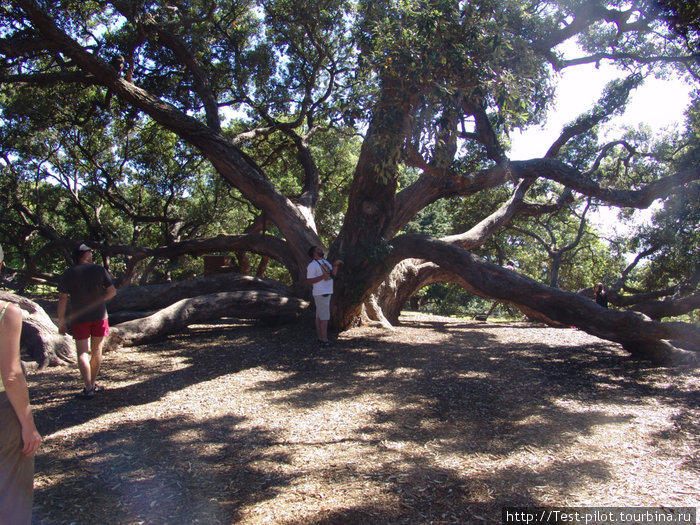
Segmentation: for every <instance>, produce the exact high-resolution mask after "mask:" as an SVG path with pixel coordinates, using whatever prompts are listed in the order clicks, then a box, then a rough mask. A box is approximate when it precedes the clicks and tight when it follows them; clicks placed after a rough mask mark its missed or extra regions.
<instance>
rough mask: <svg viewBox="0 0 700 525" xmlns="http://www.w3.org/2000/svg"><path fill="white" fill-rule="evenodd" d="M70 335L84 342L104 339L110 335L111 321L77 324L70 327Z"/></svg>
mask: <svg viewBox="0 0 700 525" xmlns="http://www.w3.org/2000/svg"><path fill="white" fill-rule="evenodd" d="M70 333H71V334H73V339H75V340H76V341H82V340H83V339H90V337H104V336H106V335H107V334H108V333H109V321H108V320H107V319H102V321H95V322H92V323H76V324H72V325H71V327H70Z"/></svg>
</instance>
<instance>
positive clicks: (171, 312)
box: [106, 290, 309, 349]
mask: <svg viewBox="0 0 700 525" xmlns="http://www.w3.org/2000/svg"><path fill="white" fill-rule="evenodd" d="M308 306H309V303H308V302H306V301H304V300H303V299H299V298H297V297H289V296H286V295H282V294H279V293H275V292H272V291H255V290H247V291H240V292H221V293H214V294H207V295H200V296H197V297H192V298H189V299H182V300H180V301H178V302H176V303H175V304H172V305H170V306H168V307H167V308H164V309H162V310H160V311H158V312H156V313H155V314H153V315H151V316H149V317H144V318H141V319H136V320H133V321H127V322H124V323H121V324H119V325H117V326H115V327H114V328H113V329H112V331H111V333H110V335H109V338H108V340H107V343H106V348H107V349H114V348H117V347H119V346H134V345H139V344H143V343H147V342H149V341H153V340H157V339H160V338H162V337H164V336H166V335H168V334H172V333H176V332H180V331H182V330H184V329H185V328H186V327H187V326H188V325H191V324H194V323H210V322H212V321H216V320H218V319H221V318H222V317H237V318H240V319H265V320H268V321H276V320H279V319H294V318H296V317H298V316H300V315H301V313H302V311H303V310H304V309H305V308H307V307H308Z"/></svg>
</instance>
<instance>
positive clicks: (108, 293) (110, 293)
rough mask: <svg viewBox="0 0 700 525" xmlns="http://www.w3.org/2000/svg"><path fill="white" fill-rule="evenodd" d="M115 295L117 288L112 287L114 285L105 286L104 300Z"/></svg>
mask: <svg viewBox="0 0 700 525" xmlns="http://www.w3.org/2000/svg"><path fill="white" fill-rule="evenodd" d="M115 295H117V289H116V288H115V287H114V285H111V286H108V287H107V288H105V301H109V300H110V299H111V298H112V297H114V296H115Z"/></svg>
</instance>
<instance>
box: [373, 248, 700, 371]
mask: <svg viewBox="0 0 700 525" xmlns="http://www.w3.org/2000/svg"><path fill="white" fill-rule="evenodd" d="M391 244H392V247H393V251H392V253H391V256H390V257H389V258H388V259H387V261H386V263H387V264H388V265H389V266H393V265H395V264H397V263H398V262H399V261H401V260H403V259H406V258H409V257H414V256H416V255H419V256H420V257H421V258H422V259H425V260H432V261H434V262H438V261H439V263H440V266H441V268H444V269H445V270H448V271H450V272H452V273H455V274H456V275H459V276H460V277H461V278H462V279H464V281H465V284H464V286H465V288H466V289H468V290H470V291H472V292H473V293H476V294H477V295H480V296H482V297H490V298H493V299H497V300H499V301H503V302H506V303H510V304H513V305H515V306H516V307H518V308H519V309H520V310H522V311H524V312H526V313H527V312H528V311H530V312H532V313H533V314H536V315H537V317H538V318H539V319H542V320H545V321H547V322H548V323H549V324H557V323H559V324H561V325H564V326H576V327H578V328H580V329H581V330H584V331H586V332H588V333H590V334H593V335H595V336H598V337H601V338H603V339H608V340H610V341H615V342H618V343H620V344H621V345H622V346H623V347H624V348H625V349H626V350H627V351H629V352H630V353H632V354H634V355H636V356H638V357H642V358H647V359H650V360H652V361H654V362H657V363H671V362H693V363H697V362H698V356H699V355H700V354H698V352H700V328H699V327H697V326H694V325H690V324H686V323H660V322H657V321H653V320H652V319H650V318H649V317H647V316H645V315H643V314H640V313H637V312H628V311H619V310H608V309H606V308H602V307H600V306H598V305H597V304H596V303H595V302H594V301H591V300H590V299H587V298H585V297H582V296H581V295H579V294H576V293H571V292H565V291H563V290H559V289H557V288H551V287H548V286H545V285H543V284H540V283H538V282H536V281H534V280H532V279H529V278H527V277H524V276H522V275H520V274H518V273H516V272H512V271H509V270H506V269H504V268H501V267H500V266H496V265H494V264H491V263H487V262H485V261H483V260H482V259H480V258H479V257H476V256H475V255H473V254H472V253H470V252H468V251H466V250H462V249H460V248H457V247H455V246H452V245H450V244H447V243H444V242H441V241H437V240H434V239H430V238H428V237H424V236H421V235H402V236H400V237H397V238H396V239H394V240H393V241H392V243H391ZM672 340H674V341H675V340H677V341H678V343H677V344H676V345H675V346H674V345H673V344H671V343H670V342H669V341H672ZM681 346H682V347H683V348H686V349H688V350H692V352H686V351H683V350H681V349H680V347H681Z"/></svg>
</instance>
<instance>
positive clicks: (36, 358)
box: [0, 291, 76, 369]
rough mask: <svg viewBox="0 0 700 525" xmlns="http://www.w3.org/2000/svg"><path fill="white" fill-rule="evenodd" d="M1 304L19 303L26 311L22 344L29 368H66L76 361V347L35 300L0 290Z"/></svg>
mask: <svg viewBox="0 0 700 525" xmlns="http://www.w3.org/2000/svg"><path fill="white" fill-rule="evenodd" d="M0 301H10V302H12V303H15V304H16V305H17V306H19V308H20V309H21V310H22V318H23V319H22V337H21V340H20V345H21V349H22V356H23V358H26V359H23V361H25V366H27V367H28V368H38V369H42V368H44V367H46V366H55V365H63V364H67V363H74V362H75V361H76V351H75V344H74V343H73V338H71V337H70V336H68V335H60V334H59V333H58V327H57V326H56V325H55V324H54V322H53V321H52V320H51V317H49V315H48V314H47V313H46V312H45V311H44V309H43V308H42V307H41V306H39V305H38V304H37V303H35V302H34V301H31V300H29V299H27V298H25V297H21V296H19V295H15V294H12V293H9V292H3V291H0Z"/></svg>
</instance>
